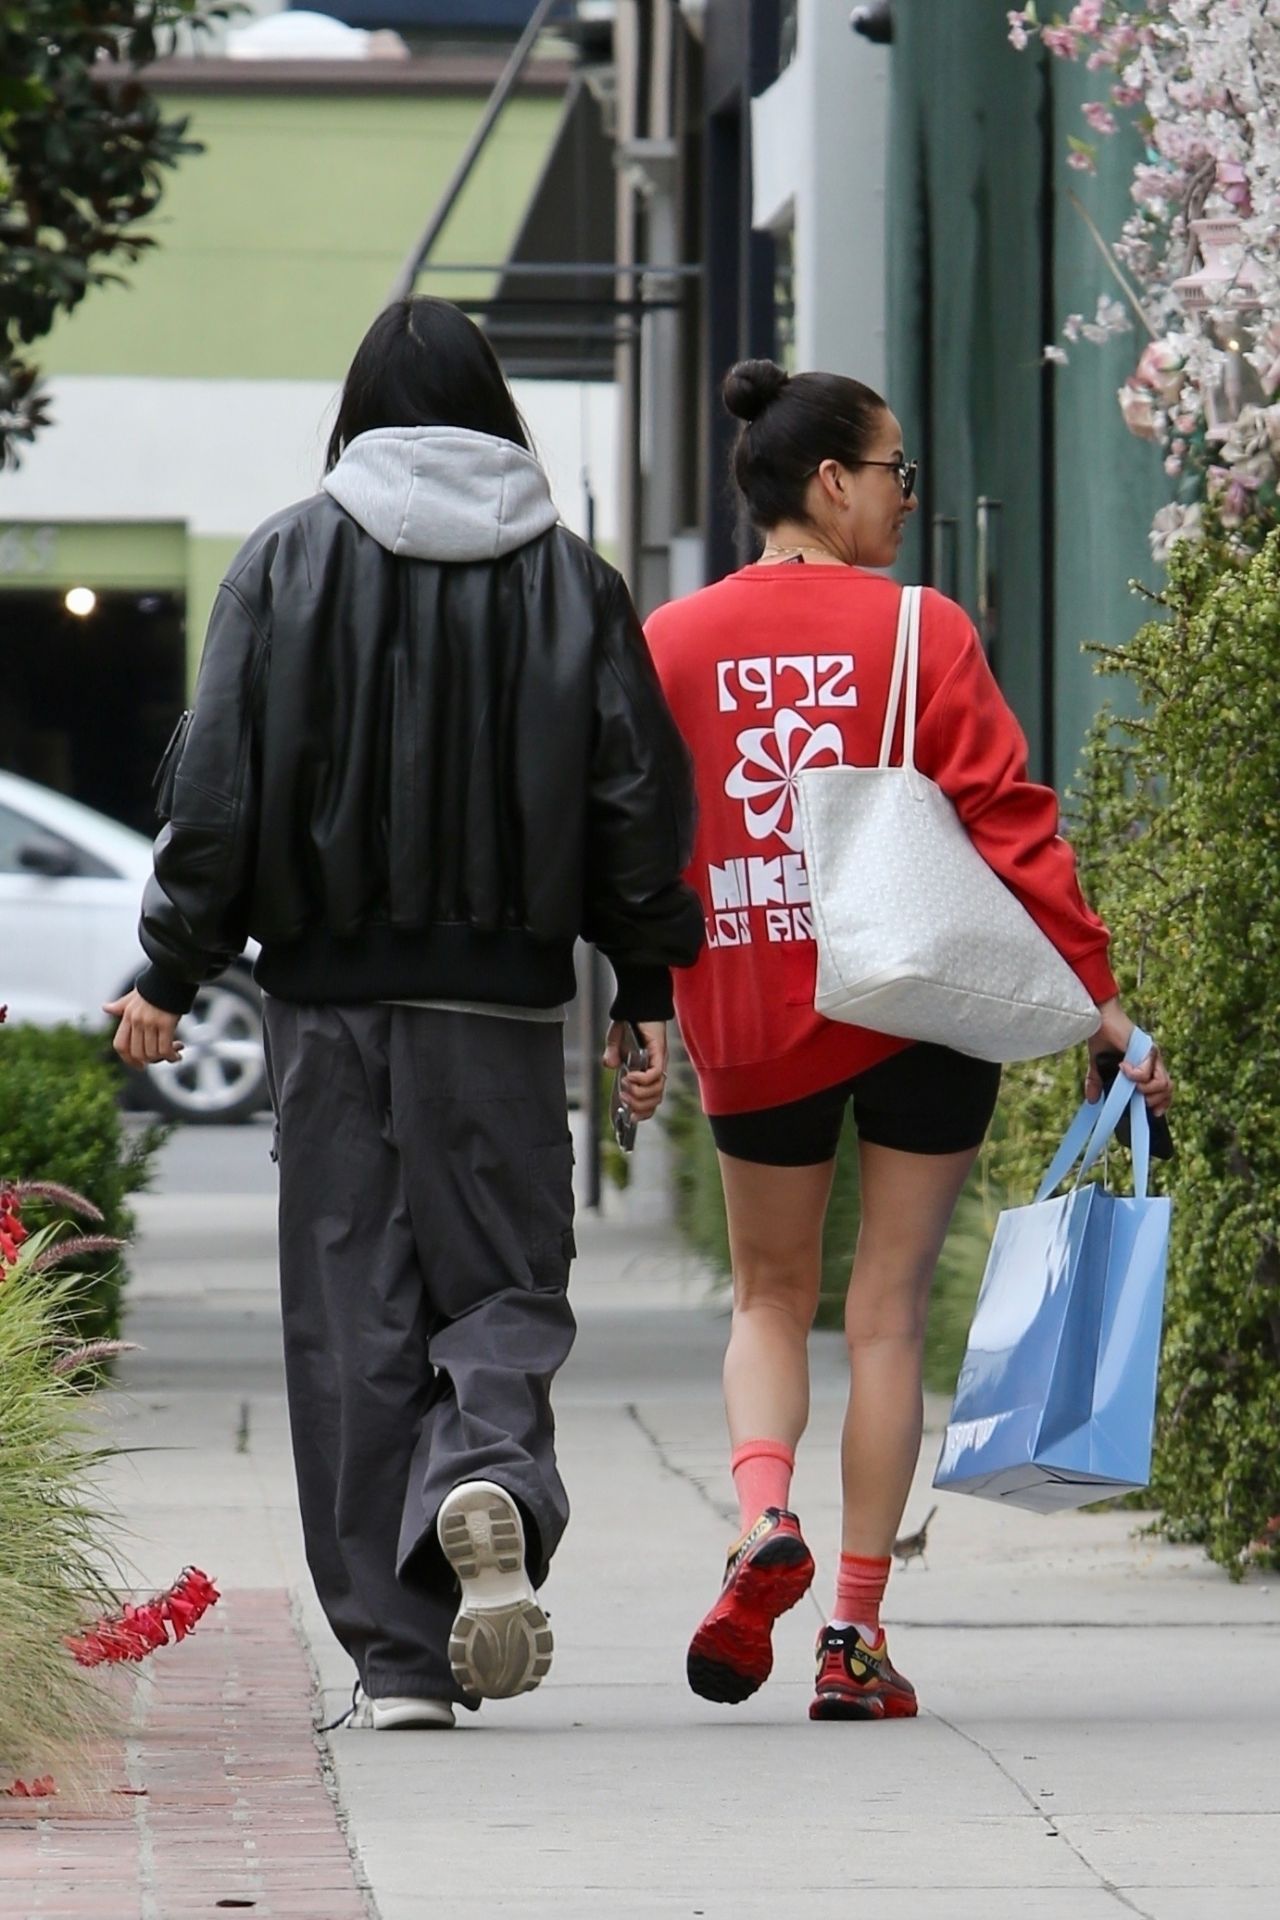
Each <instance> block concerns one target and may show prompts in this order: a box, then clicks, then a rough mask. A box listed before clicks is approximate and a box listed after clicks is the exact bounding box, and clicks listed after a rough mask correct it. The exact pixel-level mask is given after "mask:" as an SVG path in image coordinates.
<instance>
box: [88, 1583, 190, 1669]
mask: <svg viewBox="0 0 1280 1920" xmlns="http://www.w3.org/2000/svg"><path fill="white" fill-rule="evenodd" d="M219 1598H220V1595H219V1593H218V1589H217V1588H216V1587H215V1586H214V1584H213V1582H212V1580H211V1579H210V1578H209V1576H208V1574H207V1573H201V1571H200V1569H199V1567H187V1568H185V1569H184V1571H183V1573H182V1574H181V1576H180V1577H179V1578H178V1579H177V1580H175V1581H174V1583H173V1585H172V1586H171V1587H169V1588H168V1589H167V1591H166V1592H164V1593H158V1594H157V1595H156V1596H155V1598H154V1599H153V1600H147V1601H145V1602H144V1603H143V1605H142V1606H140V1607H134V1606H129V1605H128V1604H126V1605H125V1606H124V1607H123V1608H122V1609H121V1611H120V1612H119V1613H118V1614H116V1615H115V1616H114V1618H110V1619H102V1620H98V1621H95V1623H94V1625H93V1626H91V1627H90V1628H89V1629H88V1630H87V1631H86V1632H85V1633H82V1634H79V1635H78V1636H76V1637H74V1638H72V1639H69V1640H68V1641H67V1646H68V1647H69V1648H70V1650H71V1652H72V1653H73V1654H74V1655H75V1658H76V1660H77V1662H78V1664H79V1665H80V1666H82V1667H100V1666H103V1665H105V1664H107V1663H109V1662H111V1663H114V1662H118V1661H123V1660H145V1659H146V1657H147V1655H148V1654H149V1653H154V1652H155V1651H156V1649H157V1648H158V1647H167V1646H168V1645H169V1630H170V1628H172V1630H173V1638H174V1641H175V1642H177V1641H179V1640H185V1639H186V1637H187V1635H188V1634H189V1633H190V1632H191V1630H192V1628H193V1627H194V1626H195V1624H196V1622H197V1621H198V1620H199V1619H200V1618H201V1617H202V1615H204V1614H206V1613H207V1612H208V1610H209V1608H210V1607H212V1606H216V1605H217V1602H218V1600H219Z"/></svg>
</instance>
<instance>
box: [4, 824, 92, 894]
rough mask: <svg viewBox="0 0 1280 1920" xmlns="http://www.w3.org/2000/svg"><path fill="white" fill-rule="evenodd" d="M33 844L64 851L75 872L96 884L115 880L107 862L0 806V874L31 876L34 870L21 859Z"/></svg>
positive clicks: (60, 835)
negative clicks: (24, 851)
mask: <svg viewBox="0 0 1280 1920" xmlns="http://www.w3.org/2000/svg"><path fill="white" fill-rule="evenodd" d="M33 841H42V842H43V843H44V845H45V846H56V847H62V848H65V850H66V852H67V854H68V856H69V857H70V859H71V860H72V861H73V862H74V867H73V869H72V870H73V872H74V873H76V874H77V875H82V876H88V877H89V878H90V879H95V880H111V879H115V878H116V870H115V868H114V867H109V866H108V865H107V863H106V861H105V860H99V859H98V857H97V855H96V854H93V853H87V852H86V851H85V849H84V848H83V847H78V846H77V845H76V844H75V842H74V841H73V840H68V839H67V838H66V836H65V834H61V833H54V832H53V831H52V830H51V829H50V828H49V827H46V826H42V825H41V823H40V822H39V821H38V820H32V819H30V818H29V816H28V815H27V814H25V813H15V812H14V810H13V808H12V807H3V806H0V873H23V874H29V873H30V871H31V869H30V868H29V867H24V866H23V864H22V861H21V860H20V859H19V857H18V856H19V854H20V853H21V851H22V849H23V847H27V846H30V845H31V843H32V842H33Z"/></svg>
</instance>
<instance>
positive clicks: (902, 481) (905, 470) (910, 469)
mask: <svg viewBox="0 0 1280 1920" xmlns="http://www.w3.org/2000/svg"><path fill="white" fill-rule="evenodd" d="M857 464H858V465H859V466H860V467H888V469H889V471H890V472H891V473H896V474H897V476H898V485H899V486H900V487H901V488H902V497H903V499H904V500H909V499H910V498H911V496H912V494H913V493H914V492H915V490H916V475H917V474H918V473H919V471H920V462H919V461H918V460H907V459H904V458H902V457H899V458H898V459H897V460H859V461H858V463H857Z"/></svg>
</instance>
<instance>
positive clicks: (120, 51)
mask: <svg viewBox="0 0 1280 1920" xmlns="http://www.w3.org/2000/svg"><path fill="white" fill-rule="evenodd" d="M226 12H227V9H226V8H225V7H213V8H201V7H199V6H198V5H197V0H32V4H28V5H26V6H21V7H7V8H5V9H4V11H3V13H2V14H0V75H2V76H3V79H2V80H0V255H2V256H3V265H0V467H4V466H5V465H7V464H14V465H16V463H17V458H18V450H19V443H20V442H23V441H28V440H31V439H32V438H33V437H34V436H35V434H36V433H37V432H38V430H39V429H40V428H41V427H42V426H44V425H46V424H47V421H48V409H47V402H46V401H45V400H44V398H43V396H42V395H41V393H40V391H39V386H38V377H39V376H38V373H37V370H36V368H35V367H34V366H33V365H32V363H31V362H30V361H29V360H28V359H27V357H26V353H25V349H26V348H27V347H28V346H30V345H31V343H32V342H33V341H36V340H39V339H42V338H43V337H44V335H45V334H47V333H48V332H49V331H50V329H51V328H52V327H53V325H54V323H55V322H56V321H57V319H58V318H59V316H60V315H61V314H63V313H69V312H70V311H71V310H72V308H74V307H75V306H77V305H78V304H79V302H80V301H81V300H82V299H83V298H84V295H85V293H86V291H87V290H88V289H89V288H90V287H95V286H103V285H106V284H107V283H108V282H109V281H112V280H118V279H119V278H120V275H119V273H118V272H116V271H114V269H113V268H112V267H109V266H107V265H106V264H104V263H105V262H108V261H116V260H124V261H128V262H131V263H132V262H133V261H136V260H138V259H140V258H141V256H142V254H143V252H144V250H145V249H146V248H148V247H152V246H154V245H155V241H154V240H153V239H152V238H151V236H150V235H148V234H145V233H142V232H140V231H139V224H138V223H139V222H140V221H142V220H145V219H146V218H147V217H148V216H149V215H150V214H152V213H153V212H154V211H155V208H156V206H157V205H158V203H159V200H160V197H161V192H162V185H163V178H164V170H165V169H167V168H172V167H174V166H176V165H177V163H178V161H179V160H180V159H181V158H182V156H183V155H184V154H189V153H199V152H200V150H201V149H200V147H199V146H198V145H197V143H196V142H195V141H192V140H188V139H187V138H186V128H187V122H186V120H185V119H173V118H168V117H166V116H165V114H164V113H163V112H162V110H161V108H160V106H159V104H158V103H157V101H156V100H155V99H154V97H153V96H152V95H150V94H148V93H147V92H145V91H144V89H143V88H142V87H141V86H140V85H139V82H138V79H137V70H138V69H139V68H140V67H144V66H145V65H146V64H147V63H148V62H149V61H152V60H154V59H155V58H156V56H157V54H158V53H160V52H167V51H169V50H170V49H171V48H172V45H173V42H174V34H175V29H177V28H178V27H180V26H184V25H185V26H187V27H188V28H189V29H191V30H193V31H195V32H197V33H198V32H202V31H204V29H205V28H206V26H207V25H208V22H209V21H210V20H213V19H216V18H222V17H225V15H226Z"/></svg>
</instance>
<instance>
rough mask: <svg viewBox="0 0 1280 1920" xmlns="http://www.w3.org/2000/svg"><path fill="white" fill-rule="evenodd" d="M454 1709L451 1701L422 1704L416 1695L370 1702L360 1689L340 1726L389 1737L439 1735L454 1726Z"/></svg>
mask: <svg viewBox="0 0 1280 1920" xmlns="http://www.w3.org/2000/svg"><path fill="white" fill-rule="evenodd" d="M453 1723H454V1722H453V1706H452V1703H451V1702H450V1701H448V1700H421V1699H418V1698H416V1697H415V1696H414V1695H413V1694H408V1693H390V1694H383V1696H382V1697H381V1699H378V1700H371V1699H370V1698H369V1695H368V1694H367V1693H366V1692H365V1690H364V1688H363V1687H360V1686H358V1687H357V1688H356V1690H355V1694H354V1696H353V1698H352V1701H351V1711H350V1713H348V1714H345V1715H344V1716H343V1718H342V1719H341V1720H340V1721H339V1722H338V1725H339V1726H340V1727H344V1728H346V1727H354V1728H358V1729H363V1728H372V1729H373V1731H374V1732H375V1733H390V1732H393V1731H394V1730H395V1729H396V1728H403V1729H404V1730H406V1731H407V1730H408V1729H409V1728H411V1727H419V1728H422V1729H434V1730H435V1731H436V1732H440V1731H442V1730H443V1729H445V1728H448V1727H451V1726H452V1725H453Z"/></svg>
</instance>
